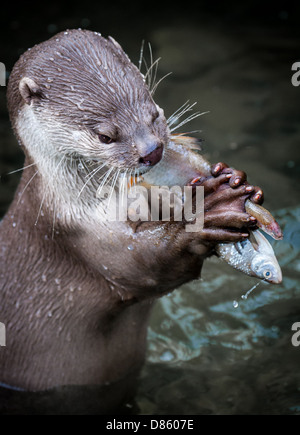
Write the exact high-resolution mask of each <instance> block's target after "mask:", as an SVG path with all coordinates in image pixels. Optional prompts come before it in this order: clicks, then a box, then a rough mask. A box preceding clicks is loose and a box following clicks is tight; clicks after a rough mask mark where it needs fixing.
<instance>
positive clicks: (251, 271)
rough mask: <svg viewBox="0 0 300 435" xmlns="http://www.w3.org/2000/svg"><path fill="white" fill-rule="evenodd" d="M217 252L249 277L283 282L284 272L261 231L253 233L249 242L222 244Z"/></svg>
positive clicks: (270, 281) (217, 247)
mask: <svg viewBox="0 0 300 435" xmlns="http://www.w3.org/2000/svg"><path fill="white" fill-rule="evenodd" d="M216 252H217V254H218V255H219V257H220V258H222V259H223V260H224V261H226V263H228V264H230V266H232V267H234V268H235V269H237V270H240V271H241V272H244V273H245V274H247V275H250V276H255V277H256V278H260V279H262V280H264V281H267V282H269V283H272V284H280V283H281V282H282V272H281V269H280V266H279V264H278V261H277V259H276V257H275V254H274V251H273V248H272V246H271V245H270V243H269V242H268V240H267V239H266V238H265V237H264V236H263V235H262V234H261V232H260V231H258V230H257V231H253V232H251V233H250V237H249V239H247V240H244V241H242V242H237V243H220V244H219V245H217V246H216Z"/></svg>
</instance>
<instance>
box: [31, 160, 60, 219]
mask: <svg viewBox="0 0 300 435" xmlns="http://www.w3.org/2000/svg"><path fill="white" fill-rule="evenodd" d="M64 160H65V156H62V158H61V160H60V161H59V162H58V164H57V166H56V168H55V170H54V172H53V174H52V179H53V178H54V177H55V175H56V174H57V172H58V169H59V167H60V166H61V164H62V163H63V161H64ZM52 179H51V181H52ZM51 181H49V183H48V185H47V189H45V192H44V195H43V198H42V201H41V205H40V208H39V211H38V214H37V217H36V221H35V224H34V225H35V226H36V225H37V224H38V221H39V218H40V214H41V211H42V207H43V204H44V202H45V198H46V195H47V190H48V188H49V186H50V182H51Z"/></svg>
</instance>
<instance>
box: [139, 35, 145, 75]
mask: <svg viewBox="0 0 300 435" xmlns="http://www.w3.org/2000/svg"><path fill="white" fill-rule="evenodd" d="M144 44H145V40H144V39H143V40H142V45H141V50H140V58H139V71H140V72H141V68H142V63H143V55H144Z"/></svg>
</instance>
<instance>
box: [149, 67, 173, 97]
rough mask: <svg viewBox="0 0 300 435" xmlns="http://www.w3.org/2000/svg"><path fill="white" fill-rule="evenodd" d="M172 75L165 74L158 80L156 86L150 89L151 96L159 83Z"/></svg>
mask: <svg viewBox="0 0 300 435" xmlns="http://www.w3.org/2000/svg"><path fill="white" fill-rule="evenodd" d="M171 74H172V72H169V73H167V74H165V75H164V76H163V77H162V78H161V79H159V80H158V82H157V83H156V84H154V86H153V87H152V89H150V92H151V95H152V96H153V95H154V94H155V92H156V89H157V88H158V86H159V85H160V84H161V82H162V81H163V80H164V79H166V78H167V77H168V76H170V75H171Z"/></svg>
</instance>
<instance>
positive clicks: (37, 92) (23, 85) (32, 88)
mask: <svg viewBox="0 0 300 435" xmlns="http://www.w3.org/2000/svg"><path fill="white" fill-rule="evenodd" d="M19 91H20V94H21V97H22V98H23V100H24V101H25V103H26V104H31V102H32V101H33V99H34V98H37V97H41V95H42V91H41V88H40V87H39V86H38V85H37V84H36V82H35V81H34V80H32V79H30V78H29V77H23V78H22V80H21V81H20V83H19Z"/></svg>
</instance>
